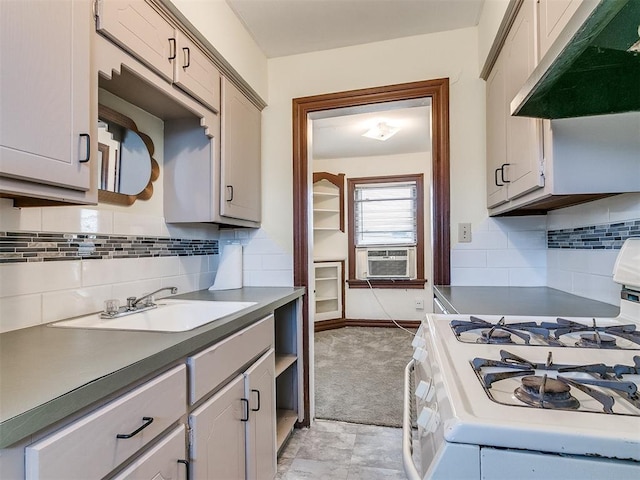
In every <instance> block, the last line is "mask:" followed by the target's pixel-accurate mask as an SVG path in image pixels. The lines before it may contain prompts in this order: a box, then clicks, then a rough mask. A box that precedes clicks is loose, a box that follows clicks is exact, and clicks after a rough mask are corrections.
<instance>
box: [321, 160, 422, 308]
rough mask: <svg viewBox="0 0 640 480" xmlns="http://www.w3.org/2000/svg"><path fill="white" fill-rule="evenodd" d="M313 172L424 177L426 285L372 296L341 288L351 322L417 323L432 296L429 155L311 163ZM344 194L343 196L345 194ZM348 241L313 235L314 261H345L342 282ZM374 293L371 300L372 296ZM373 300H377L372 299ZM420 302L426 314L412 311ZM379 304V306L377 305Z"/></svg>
mask: <svg viewBox="0 0 640 480" xmlns="http://www.w3.org/2000/svg"><path fill="white" fill-rule="evenodd" d="M313 171H314V172H330V173H334V174H336V173H344V174H345V189H346V179H348V178H356V177H376V176H383V175H402V174H420V173H422V174H423V175H424V186H425V191H424V211H425V213H427V215H426V218H425V220H426V222H425V226H424V230H425V231H424V238H425V266H424V268H425V275H426V278H427V284H426V285H425V288H424V289H419V290H418V289H405V290H402V289H386V290H385V289H379V288H376V289H375V292H372V291H370V290H368V289H363V288H354V289H351V288H349V286H348V285H346V286H345V316H346V318H348V319H352V320H361V319H367V320H380V319H381V320H387V319H388V317H387V315H391V316H392V318H393V319H395V320H420V319H422V318H423V317H424V314H425V313H426V312H427V311H431V310H430V309H431V307H432V302H431V300H430V299H431V298H432V296H433V290H432V288H431V287H432V284H431V281H430V278H431V233H430V232H431V226H430V224H429V215H428V212H429V211H430V208H431V207H430V195H429V184H430V182H431V180H430V179H431V154H430V152H422V153H413V154H404V155H392V156H373V157H358V158H338V159H322V160H320V159H314V161H313ZM345 193H346V192H345ZM347 208H348V198H346V195H345V199H344V211H345V230H348V216H347V215H346V212H347ZM347 255H348V238H347V235H346V234H345V233H343V232H324V231H321V232H318V233H316V234H315V235H314V244H313V257H314V260H345V278H346V276H347V272H348V271H349V262H348V259H347ZM374 293H375V296H374ZM376 297H377V298H376ZM416 298H419V299H421V300H422V301H423V304H424V305H425V308H426V310H424V309H423V310H416V308H415V300H416ZM378 302H380V303H378ZM380 304H381V305H380Z"/></svg>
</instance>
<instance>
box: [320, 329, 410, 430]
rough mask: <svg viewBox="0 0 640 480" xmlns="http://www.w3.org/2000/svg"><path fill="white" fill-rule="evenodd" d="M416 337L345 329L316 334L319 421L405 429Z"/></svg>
mask: <svg viewBox="0 0 640 480" xmlns="http://www.w3.org/2000/svg"><path fill="white" fill-rule="evenodd" d="M412 338H413V337H412V336H411V335H410V334H409V333H408V332H406V331H404V330H401V329H399V328H375V327H344V328H339V329H335V330H326V331H323V332H317V333H316V334H315V345H314V346H315V402H316V418H322V419H327V420H339V421H343V422H352V423H362V424H368V425H384V426H390V427H401V426H402V402H403V392H402V390H403V375H404V367H405V366H406V364H407V363H408V362H409V360H411V355H412V353H413V349H412V347H411V340H412Z"/></svg>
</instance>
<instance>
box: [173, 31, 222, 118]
mask: <svg viewBox="0 0 640 480" xmlns="http://www.w3.org/2000/svg"><path fill="white" fill-rule="evenodd" d="M176 40H177V49H178V50H177V54H176V58H175V60H174V63H173V81H174V83H175V84H176V85H177V86H179V87H180V88H181V89H182V90H184V91H185V92H187V93H189V94H190V95H192V96H193V97H195V98H196V99H198V100H199V101H201V102H202V103H204V104H205V105H206V106H208V107H209V108H212V109H213V110H215V111H216V112H219V111H220V73H219V72H218V69H217V68H216V66H215V65H214V64H213V62H211V60H209V58H208V57H207V56H206V55H205V54H204V52H203V51H202V50H200V48H199V47H198V46H197V45H195V44H194V43H193V42H192V41H191V40H189V39H188V38H187V37H186V36H185V35H184V34H183V33H181V32H176Z"/></svg>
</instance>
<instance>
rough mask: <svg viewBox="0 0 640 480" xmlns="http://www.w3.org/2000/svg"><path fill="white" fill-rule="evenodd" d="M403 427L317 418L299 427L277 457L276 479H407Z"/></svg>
mask: <svg viewBox="0 0 640 480" xmlns="http://www.w3.org/2000/svg"><path fill="white" fill-rule="evenodd" d="M404 478H405V475H404V472H403V467H402V430H401V429H399V428H391V427H379V426H375V425H360V424H354V423H345V422H336V421H332V420H318V421H315V422H314V423H313V425H312V426H311V428H309V429H297V430H295V431H294V432H293V434H292V436H291V438H290V439H289V440H288V443H287V445H285V448H284V449H283V451H282V452H281V455H280V457H279V458H278V474H277V476H276V479H277V480H302V479H314V480H316V479H318V480H322V479H328V480H329V479H330V480H358V479H362V480H365V479H366V480H377V479H383V480H394V479H404Z"/></svg>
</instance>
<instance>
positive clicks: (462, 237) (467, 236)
mask: <svg viewBox="0 0 640 480" xmlns="http://www.w3.org/2000/svg"><path fill="white" fill-rule="evenodd" d="M458 242H460V243H470V242H471V224H470V223H459V224H458Z"/></svg>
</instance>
